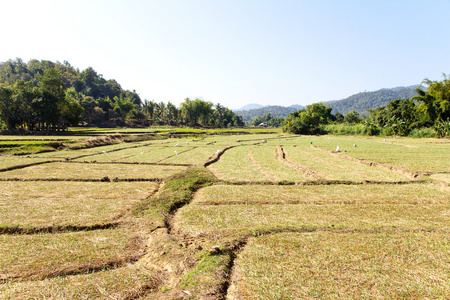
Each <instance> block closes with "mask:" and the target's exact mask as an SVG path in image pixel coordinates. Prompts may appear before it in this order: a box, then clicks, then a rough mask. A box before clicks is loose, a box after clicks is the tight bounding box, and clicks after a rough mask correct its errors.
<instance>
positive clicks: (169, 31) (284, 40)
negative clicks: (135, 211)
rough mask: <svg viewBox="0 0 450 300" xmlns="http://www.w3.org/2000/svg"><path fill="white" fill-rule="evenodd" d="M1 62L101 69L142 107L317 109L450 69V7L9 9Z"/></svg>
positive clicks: (285, 1) (152, 0) (208, 4)
mask: <svg viewBox="0 0 450 300" xmlns="http://www.w3.org/2000/svg"><path fill="white" fill-rule="evenodd" d="M1 8H2V16H1V18H0V28H1V40H2V46H1V47H0V61H2V62H4V61H7V60H8V59H15V58H16V57H20V58H22V59H23V60H24V61H25V62H27V61H28V60H30V59H32V58H35V59H39V60H41V59H46V60H51V61H57V60H59V61H60V62H63V61H64V60H67V61H69V62H70V63H71V64H72V65H73V66H74V67H77V68H79V69H80V70H83V69H85V68H87V67H89V66H91V67H93V68H94V69H95V70H96V71H97V72H98V73H100V74H103V77H104V78H106V79H111V78H114V79H116V80H117V81H118V82H119V83H120V84H121V85H122V87H123V88H125V89H130V90H136V91H137V92H138V93H139V95H140V96H141V98H142V99H148V100H156V101H164V102H167V101H171V102H172V103H174V104H176V105H178V104H179V103H181V102H182V101H183V99H184V98H186V97H190V98H195V97H199V98H203V99H204V100H208V101H212V102H213V103H217V102H220V103H221V104H223V105H225V106H227V107H229V108H240V107H242V106H244V105H245V104H248V103H259V104H263V105H285V106H288V105H291V104H302V105H306V104H310V103H314V102H320V101H327V100H339V99H342V98H345V97H347V96H350V95H352V94H354V93H358V92H361V91H366V90H367V91H373V90H377V89H380V88H389V87H396V86H405V85H412V84H419V83H420V82H421V81H422V80H423V79H424V78H429V79H432V80H441V79H442V73H450V29H449V16H450V1H449V0H436V1H434V0H428V1H426V0H421V1H418V0H410V1H406V0H397V1H396V0H390V1H389V0H378V1H376V0H365V1H362V0H348V1H345V0H342V1H331V0H320V1H314V0H309V1H307V0H304V1H302V0H272V1H268V0H220V1H219V0H147V1H144V0H143V1H137V0H127V1H112V0H109V1H97V0H77V1H63V0H55V1H46V0H39V1H37V0H32V1H22V0H8V1H2V5H1Z"/></svg>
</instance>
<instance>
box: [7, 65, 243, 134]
mask: <svg viewBox="0 0 450 300" xmlns="http://www.w3.org/2000/svg"><path fill="white" fill-rule="evenodd" d="M0 122H1V124H3V125H2V127H4V128H6V129H7V130H10V131H11V130H15V129H23V130H29V131H32V130H55V129H58V128H60V127H59V126H61V125H62V124H64V125H67V124H71V125H77V124H79V123H83V124H86V125H95V126H123V125H152V124H159V125H164V124H170V125H181V124H185V125H190V126H198V125H201V126H214V127H231V126H243V125H244V122H243V120H242V117H240V116H237V115H236V114H235V113H233V112H232V111H231V110H230V109H228V108H226V107H224V106H222V105H220V104H213V103H212V102H209V101H204V100H202V99H192V100H191V99H189V98H186V99H185V100H184V102H183V103H182V104H181V107H179V108H177V107H176V106H175V105H174V104H172V103H170V102H168V103H164V102H156V101H154V100H150V101H149V100H144V101H142V100H141V98H140V97H139V95H138V94H137V93H136V91H134V90H133V91H129V90H124V89H122V87H121V86H120V84H119V83H118V82H117V81H115V80H114V79H109V80H106V79H104V78H103V76H102V75H101V74H98V73H97V72H96V71H95V70H94V69H93V68H91V67H89V68H87V69H85V70H83V71H80V70H79V69H75V68H74V67H72V66H71V65H70V63H68V62H67V61H64V62H63V63H60V62H56V63H54V62H51V61H47V60H41V61H39V60H35V59H33V60H30V61H29V62H28V63H24V62H23V61H22V60H21V59H20V58H17V59H16V60H9V61H7V62H4V63H0ZM1 124H0V125H1Z"/></svg>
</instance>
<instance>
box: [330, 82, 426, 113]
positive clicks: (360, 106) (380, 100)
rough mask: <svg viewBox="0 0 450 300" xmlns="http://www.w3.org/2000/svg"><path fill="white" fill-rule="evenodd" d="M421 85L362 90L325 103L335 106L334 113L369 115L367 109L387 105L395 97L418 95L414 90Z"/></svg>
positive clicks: (402, 97)
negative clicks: (355, 112)
mask: <svg viewBox="0 0 450 300" xmlns="http://www.w3.org/2000/svg"><path fill="white" fill-rule="evenodd" d="M417 87H419V85H412V86H408V87H396V88H391V89H381V90H378V91H374V92H361V93H358V94H354V95H352V96H350V97H348V98H345V99H342V100H339V101H329V102H326V103H325V104H326V105H328V106H329V107H331V108H333V110H332V113H333V114H335V113H336V112H340V113H341V114H343V115H346V114H347V113H348V112H349V111H352V110H354V111H357V112H358V113H360V114H361V115H367V114H368V113H367V109H373V108H377V107H381V106H386V105H387V104H388V102H389V101H391V100H394V99H409V98H411V97H414V96H417V93H416V92H415V91H414V90H415V89H416V88H417Z"/></svg>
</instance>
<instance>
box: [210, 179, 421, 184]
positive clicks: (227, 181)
mask: <svg viewBox="0 0 450 300" xmlns="http://www.w3.org/2000/svg"><path fill="white" fill-rule="evenodd" d="M427 182H428V181H426V180H414V181H411V180H402V181H374V180H364V181H349V180H312V181H298V182H294V181H283V180H282V181H232V180H219V181H217V182H216V184H224V185H338V184H341V185H366V184H373V185H398V184H416V183H427Z"/></svg>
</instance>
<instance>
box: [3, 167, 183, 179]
mask: <svg viewBox="0 0 450 300" xmlns="http://www.w3.org/2000/svg"><path fill="white" fill-rule="evenodd" d="M185 169H186V168H185V167H180V166H150V165H132V164H110V165H108V164H95V163H49V164H44V165H38V166H31V167H27V168H24V169H17V170H12V171H7V172H2V173H0V178H20V179H97V180H100V179H102V178H103V177H105V176H108V177H109V178H110V179H111V180H112V179H114V178H118V179H139V178H143V179H153V178H165V177H168V176H170V175H173V174H175V173H177V172H180V171H182V170H185Z"/></svg>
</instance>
